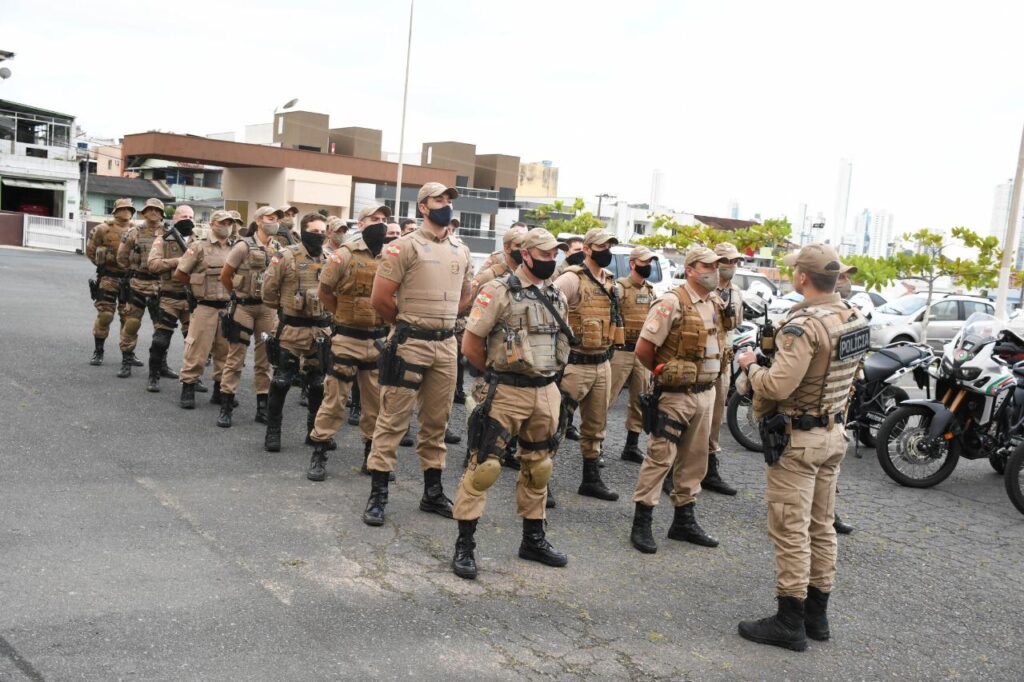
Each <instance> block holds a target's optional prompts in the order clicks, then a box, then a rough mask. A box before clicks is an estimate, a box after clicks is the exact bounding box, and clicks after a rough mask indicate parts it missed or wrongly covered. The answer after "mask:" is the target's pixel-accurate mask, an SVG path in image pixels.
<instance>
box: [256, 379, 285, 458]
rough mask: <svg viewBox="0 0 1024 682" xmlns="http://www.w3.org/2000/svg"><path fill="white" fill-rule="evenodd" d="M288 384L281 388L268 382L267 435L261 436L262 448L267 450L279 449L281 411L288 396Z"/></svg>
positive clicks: (277, 450) (275, 450)
mask: <svg viewBox="0 0 1024 682" xmlns="http://www.w3.org/2000/svg"><path fill="white" fill-rule="evenodd" d="M289 388H291V387H290V386H284V387H283V388H282V387H280V386H278V385H277V384H274V383H272V384H270V393H269V394H268V396H267V435H266V436H265V437H264V438H263V449H264V450H266V451H267V452H280V451H281V413H282V412H283V411H284V399H285V398H287V397H288V389H289Z"/></svg>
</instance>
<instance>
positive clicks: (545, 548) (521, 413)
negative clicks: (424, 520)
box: [452, 227, 569, 579]
mask: <svg viewBox="0 0 1024 682" xmlns="http://www.w3.org/2000/svg"><path fill="white" fill-rule="evenodd" d="M520 248H521V251H520V256H521V257H520V259H519V260H521V261H522V264H521V265H519V266H518V267H517V268H516V270H515V272H514V274H512V273H505V274H504V275H502V276H501V277H498V278H497V279H493V280H491V281H489V282H488V283H486V284H484V286H483V287H482V289H481V290H480V292H479V294H478V295H477V296H476V299H475V303H474V305H473V310H472V312H471V313H470V315H469V322H468V324H467V327H466V333H465V339H464V340H463V349H464V350H465V353H466V357H467V359H468V360H469V361H470V362H471V363H472V364H473V366H474V367H476V368H477V369H479V370H481V371H484V372H485V374H484V383H483V385H481V386H480V387H479V388H478V389H477V391H479V393H477V391H475V393H477V397H479V398H480V401H481V405H480V406H479V407H478V408H477V409H476V410H474V413H473V415H472V416H471V420H472V422H473V423H471V425H470V433H472V434H477V436H476V438H474V440H473V442H470V444H469V447H470V453H469V454H470V457H469V465H468V466H467V468H466V471H465V472H464V473H463V475H462V480H461V481H460V482H459V490H458V493H456V495H455V507H454V517H455V518H456V519H457V520H458V522H459V535H458V539H457V540H456V542H455V556H454V557H453V559H452V570H453V571H454V572H455V575H457V576H459V577H461V578H468V579H472V578H475V577H476V574H477V567H476V558H475V556H474V554H473V550H474V549H475V547H476V542H475V539H474V533H475V532H476V525H477V521H478V520H479V519H480V517H481V516H482V515H483V512H484V505H485V504H486V498H487V489H488V488H490V487H491V486H492V485H493V484H494V482H495V480H497V478H498V474H500V473H501V464H500V460H501V451H502V449H503V448H504V447H505V446H507V444H508V443H509V441H510V440H511V439H512V437H513V435H517V436H519V437H520V445H521V447H522V454H520V455H519V460H520V470H519V476H518V478H517V479H516V511H517V512H518V514H519V516H521V517H522V519H523V540H522V543H521V544H520V546H519V556H520V557H521V558H523V559H529V560H531V561H539V562H540V563H543V564H547V565H548V566H565V565H566V564H567V563H568V559H567V558H566V556H565V555H564V554H562V553H560V552H558V551H556V550H555V549H554V548H553V547H552V546H551V544H550V543H549V542H548V541H547V539H546V537H545V533H544V518H545V511H544V509H545V502H546V498H547V482H548V479H549V478H551V468H552V463H551V457H552V455H553V454H554V451H555V449H556V447H557V445H558V440H557V439H556V433H557V431H558V411H559V404H560V402H561V398H560V394H559V392H558V387H557V385H556V382H557V379H558V374H559V372H561V371H562V369H563V368H564V367H565V363H566V361H567V360H568V356H569V337H568V336H567V335H566V334H565V332H564V330H565V328H566V322H565V316H566V314H567V311H568V307H567V305H566V302H565V297H564V296H563V295H562V293H561V292H560V291H559V290H558V289H557V288H556V287H554V286H552V285H551V284H550V278H551V276H552V275H554V272H555V254H557V253H558V251H559V249H565V245H564V244H560V243H559V242H558V240H556V239H555V238H554V237H553V236H552V235H551V233H550V232H548V231H547V230H545V229H543V228H539V227H538V228H534V229H533V230H530V232H529V234H528V235H526V237H525V238H524V239H523V240H522V241H521V243H520Z"/></svg>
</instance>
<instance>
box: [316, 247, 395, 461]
mask: <svg viewBox="0 0 1024 682" xmlns="http://www.w3.org/2000/svg"><path fill="white" fill-rule="evenodd" d="M379 263H380V257H379V256H378V257H377V258H374V257H373V254H372V253H371V252H370V249H369V247H368V246H367V245H366V243H365V242H364V241H363V240H362V239H356V240H354V241H350V242H347V243H345V244H343V245H342V246H340V247H339V248H337V249H335V250H334V252H333V253H332V254H331V256H330V257H329V258H328V259H327V263H326V264H325V265H324V269H323V271H322V272H321V273H320V284H322V285H323V286H326V287H327V288H329V289H330V290H331V291H332V292H333V293H334V296H335V297H336V298H337V307H336V308H335V310H334V311H333V314H334V325H333V330H332V331H333V337H332V339H331V354H332V355H333V356H334V366H333V368H332V369H331V371H330V372H328V374H327V377H326V379H325V380H324V399H323V402H322V403H321V404H320V409H319V411H317V413H316V420H315V422H314V425H313V431H312V432H311V433H310V434H309V437H310V439H311V440H313V441H315V442H318V443H323V442H326V441H329V440H330V439H331V438H332V437H333V436H334V434H336V433H337V432H338V429H340V428H341V424H342V421H343V420H344V413H345V401H346V400H347V399H348V396H349V393H351V392H352V387H353V384H355V383H358V385H359V396H360V407H361V413H360V417H359V431H360V433H361V434H362V436H363V441H364V442H369V441H371V440H373V427H374V424H375V423H376V422H377V414H378V411H379V407H380V386H379V384H378V377H379V373H378V371H377V360H378V359H379V358H380V351H379V350H377V346H375V345H374V341H375V340H377V339H381V340H382V339H384V338H385V337H387V335H388V326H387V325H386V324H385V323H384V320H383V319H382V318H381V317H380V315H378V314H377V311H375V310H374V309H373V306H372V305H370V293H371V292H372V291H373V278H374V277H375V276H376V274H377V265H378V264H379Z"/></svg>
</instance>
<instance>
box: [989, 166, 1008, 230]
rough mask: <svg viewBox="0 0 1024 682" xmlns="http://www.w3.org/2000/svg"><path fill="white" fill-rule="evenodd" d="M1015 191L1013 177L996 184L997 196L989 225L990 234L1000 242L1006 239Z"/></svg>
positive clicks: (993, 203) (994, 199)
mask: <svg viewBox="0 0 1024 682" xmlns="http://www.w3.org/2000/svg"><path fill="white" fill-rule="evenodd" d="M1012 193H1013V179H1012V178H1011V179H1010V180H1007V181H1006V182H1004V183H1002V184H1000V185H996V191H995V196H994V197H993V199H992V223H991V225H989V234H991V235H992V236H993V237H998V238H999V242H1000V243H1002V242H1004V241H1006V225H1007V223H1008V222H1009V219H1010V195H1011V194H1012Z"/></svg>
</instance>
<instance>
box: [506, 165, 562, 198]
mask: <svg viewBox="0 0 1024 682" xmlns="http://www.w3.org/2000/svg"><path fill="white" fill-rule="evenodd" d="M516 196H522V197H557V196H558V169H557V168H555V167H553V166H546V165H544V164H543V163H521V164H519V183H518V188H517V189H516Z"/></svg>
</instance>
